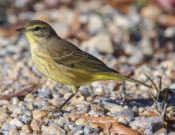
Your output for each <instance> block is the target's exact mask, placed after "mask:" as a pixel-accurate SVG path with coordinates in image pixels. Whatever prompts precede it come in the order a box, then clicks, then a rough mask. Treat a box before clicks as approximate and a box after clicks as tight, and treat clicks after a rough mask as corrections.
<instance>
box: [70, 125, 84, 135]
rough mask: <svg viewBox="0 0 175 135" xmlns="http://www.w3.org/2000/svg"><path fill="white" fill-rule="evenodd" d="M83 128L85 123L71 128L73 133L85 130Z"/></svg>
mask: <svg viewBox="0 0 175 135" xmlns="http://www.w3.org/2000/svg"><path fill="white" fill-rule="evenodd" d="M83 128H84V126H83V125H80V126H76V127H74V128H72V130H71V133H73V134H74V133H76V132H77V131H79V130H80V131H82V130H83Z"/></svg>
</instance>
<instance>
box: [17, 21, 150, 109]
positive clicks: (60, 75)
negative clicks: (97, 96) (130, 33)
mask: <svg viewBox="0 0 175 135" xmlns="http://www.w3.org/2000/svg"><path fill="white" fill-rule="evenodd" d="M16 31H19V32H23V33H25V35H26V37H27V39H28V41H29V43H30V51H31V56H32V59H33V61H34V64H35V66H36V67H37V69H38V70H39V71H40V72H41V73H43V74H44V75H45V76H46V77H48V78H50V79H51V80H54V81H56V82H59V83H61V84H65V85H71V86H72V94H71V96H70V97H69V98H68V99H67V100H65V102H63V103H62V105H61V107H60V108H62V107H63V106H64V105H65V104H67V102H69V101H70V100H71V98H72V97H73V96H74V95H75V94H76V93H77V92H78V89H79V88H80V86H82V85H85V84H87V83H91V82H94V81H104V80H121V81H129V82H133V83H136V84H139V85H143V86H145V87H147V88H151V86H149V85H147V84H145V83H143V82H141V81H138V80H135V79H132V78H129V77H127V76H124V75H121V74H120V73H119V72H117V71H115V70H113V69H112V68H109V67H108V66H106V65H105V64H104V63H103V62H102V61H101V60H99V59H98V58H96V57H94V56H93V55H91V54H89V53H87V52H85V51H83V50H81V49H79V48H78V47H77V46H75V45H74V44H73V43H71V42H69V41H67V40H65V39H63V38H61V37H60V36H59V35H57V33H56V32H55V30H54V29H53V28H52V27H51V25H49V24H48V23H46V22H44V21H42V20H31V21H30V22H28V23H27V24H26V25H25V26H24V27H22V28H19V29H17V30H16Z"/></svg>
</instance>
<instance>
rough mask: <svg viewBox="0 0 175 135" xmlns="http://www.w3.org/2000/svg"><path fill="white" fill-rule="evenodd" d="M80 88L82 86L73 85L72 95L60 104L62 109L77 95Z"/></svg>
mask: <svg viewBox="0 0 175 135" xmlns="http://www.w3.org/2000/svg"><path fill="white" fill-rule="evenodd" d="M79 88H80V86H75V85H73V86H72V92H73V93H72V95H70V97H69V98H68V99H67V100H66V101H65V102H64V103H63V104H62V105H61V106H60V109H61V108H62V107H63V106H64V105H65V104H67V102H69V100H71V99H72V98H73V97H74V96H75V95H76V93H77V92H78V89H79Z"/></svg>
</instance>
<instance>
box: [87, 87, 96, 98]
mask: <svg viewBox="0 0 175 135" xmlns="http://www.w3.org/2000/svg"><path fill="white" fill-rule="evenodd" d="M88 89H89V91H90V95H91V96H92V97H94V96H95V95H94V91H93V86H92V85H91V84H89V85H88Z"/></svg>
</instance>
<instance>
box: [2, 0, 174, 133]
mask: <svg viewBox="0 0 175 135" xmlns="http://www.w3.org/2000/svg"><path fill="white" fill-rule="evenodd" d="M34 19H39V20H43V21H46V22H47V23H49V24H50V25H51V26H52V27H53V28H54V29H55V30H56V32H57V33H58V34H59V36H60V37H62V38H65V39H67V40H69V41H70V42H72V43H74V44H75V45H77V46H78V47H80V48H81V49H82V50H85V51H87V52H89V53H91V54H92V55H94V56H96V57H98V58H99V59H101V60H102V61H103V62H104V63H105V64H107V65H108V66H109V67H111V68H113V69H115V70H117V71H119V72H120V73H121V74H124V75H127V76H129V77H132V78H135V79H137V80H140V81H143V82H145V83H147V84H151V85H152V83H150V81H149V80H148V78H147V77H146V75H148V76H149V77H150V78H151V79H152V81H153V82H154V83H155V84H156V85H157V86H160V89H161V90H162V91H163V92H164V91H165V89H164V88H167V87H168V88H173V89H175V52H174V51H175V27H174V26H175V0H0V93H1V95H11V94H14V93H16V92H18V91H21V90H22V89H23V88H26V87H29V86H31V85H33V84H38V83H40V82H43V80H46V77H44V76H43V75H41V73H40V72H39V71H38V70H37V69H36V67H35V66H34V63H33V61H32V59H31V55H30V45H29V42H28V41H27V39H26V38H25V35H24V34H22V33H19V32H16V29H18V28H21V27H23V26H25V25H26V24H27V23H28V22H29V21H30V20H34ZM145 74H146V75H145ZM160 78H161V79H162V81H161V79H160ZM160 82H161V83H160ZM121 84H122V85H121ZM159 84H161V85H159ZM93 86H94V87H93V90H94V93H95V95H97V97H95V99H93V98H94V97H91V96H89V97H87V98H84V95H86V96H87V94H84V95H83V94H81V93H79V95H78V97H76V98H74V99H75V100H72V102H71V104H70V105H69V106H68V110H69V112H64V113H63V112H60V113H59V114H57V115H56V116H58V117H57V118H58V119H57V120H55V123H56V125H55V127H56V128H57V127H58V125H57V124H58V123H59V122H60V121H61V122H62V123H63V124H62V125H64V124H65V123H67V121H68V122H69V121H70V127H74V128H77V127H78V128H79V126H78V124H74V123H76V120H77V119H78V118H81V116H82V115H84V114H86V116H88V115H90V116H94V114H95V116H103V117H115V118H116V116H118V115H119V116H121V115H122V118H125V116H123V114H122V113H123V112H124V110H127V111H126V113H125V114H127V115H126V116H127V118H126V119H124V120H123V119H122V120H120V122H121V123H122V122H123V123H124V125H127V126H128V127H129V125H130V122H131V121H133V120H134V119H135V117H142V116H143V117H144V118H145V117H152V116H155V113H152V114H151V113H150V112H149V110H150V108H151V109H154V110H156V109H157V108H158V109H157V110H156V111H157V112H160V113H159V114H156V116H159V115H161V118H162V116H164V114H166V118H167V119H168V120H170V119H171V120H172V121H171V122H172V123H170V124H171V125H170V126H171V128H170V129H175V128H174V127H173V126H174V123H175V122H174V118H175V113H174V108H173V106H170V108H169V109H167V110H168V111H167V113H165V110H166V107H167V104H165V102H164V101H166V102H168V100H169V99H170V95H173V94H172V93H171V94H169V95H168V97H167V93H166V94H165V93H163V94H162V97H161V99H160V100H161V101H162V102H161V103H160V102H158V100H159V98H157V97H158V96H160V95H161V90H160V91H158V90H157V91H156V90H152V91H151V92H152V95H151V94H150V93H149V92H148V90H147V89H146V88H145V87H142V86H137V87H136V86H135V84H133V83H128V82H125V85H123V83H121V82H117V81H105V82H100V83H99V82H96V83H93ZM31 89H34V88H31ZM27 90H28V89H27ZM69 90H70V88H68V87H67V86H65V87H64V86H62V85H61V84H57V83H56V82H53V81H51V80H49V79H48V80H47V81H46V83H44V84H43V85H42V88H41V89H39V90H38V91H37V92H35V91H33V93H34V94H31V93H29V94H27V95H26V93H25V92H24V93H23V95H22V97H24V98H18V95H15V96H14V98H12V100H10V101H7V100H4V101H2V100H1V102H0V107H1V109H0V114H4V113H5V115H0V116H2V118H0V127H2V129H3V132H2V133H8V131H9V132H10V131H11V129H10V128H9V127H8V124H9V123H8V122H9V121H11V120H14V119H15V120H16V119H17V122H18V123H19V121H20V122H21V123H22V124H26V126H27V127H28V129H29V131H30V133H33V132H40V133H42V132H43V131H41V130H40V129H41V128H40V127H41V126H42V130H44V129H45V130H46V127H47V126H45V125H44V124H41V122H40V120H41V119H42V118H43V117H46V116H47V114H45V113H43V112H42V111H41V110H39V109H41V108H42V107H50V106H58V104H60V103H61V102H62V101H64V100H65V99H66V97H68V96H69V95H70V91H69ZM80 90H85V91H86V92H88V90H87V87H81V88H80ZM165 95H166V96H165ZM20 96H21V95H20ZM100 96H101V97H100ZM153 97H156V98H157V102H155V101H154V104H153V99H154V98H153ZM163 97H165V98H163ZM105 98H106V99H107V100H108V101H110V103H109V102H107V101H106V100H105ZM0 99H11V97H10V98H9V97H5V98H4V97H3V98H2V97H1V96H0ZM21 99H22V100H21ZM23 99H24V100H23ZM98 99H99V100H98ZM130 99H132V101H130V102H129V101H128V100H130ZM135 99H136V100H137V99H146V100H144V102H143V100H142V101H136V100H135ZM162 99H165V100H162ZM111 100H113V103H112V102H111ZM125 100H126V101H127V102H126V104H125V105H124V104H123V103H121V104H118V103H116V101H117V102H118V101H125ZM92 101H95V102H96V104H92ZM114 101H115V103H114ZM133 101H134V102H133ZM135 101H136V102H135ZM172 101H173V103H174V99H173V100H172ZM18 103H19V104H20V105H18ZM26 103H27V104H26ZM98 103H99V104H98ZM100 103H102V104H103V107H101V104H100ZM129 103H130V104H129ZM156 103H157V104H156ZM9 104H10V105H11V104H13V106H12V107H13V108H17V109H19V111H16V110H15V109H13V108H12V107H11V106H10V105H9ZM72 104H73V106H72ZM4 105H5V107H4ZM88 105H90V106H91V108H90V107H87V106H88ZM108 105H109V106H108ZM134 105H135V106H134ZM151 105H152V106H151ZM171 105H172V104H171ZM19 106H20V107H19ZM155 106H156V107H155ZM10 107H11V108H12V109H11V108H10ZM4 108H5V109H4ZM38 108H39V109H38ZM96 108H97V109H96ZM128 108H129V109H128ZM36 109H38V110H36ZM4 110H5V111H4ZM8 110H10V111H11V112H8ZM21 110H22V111H21ZM70 110H71V111H72V112H76V114H72V112H71V111H70ZM99 110H100V113H99V112H98V111H99ZM128 110H129V111H128ZM3 111H4V112H3ZM35 111H36V112H35ZM12 112H13V113H12ZM34 112H35V113H34ZM118 112H119V113H118ZM121 112H122V113H121ZM130 112H131V113H130ZM18 113H19V114H18ZM66 113H67V114H66ZM69 113H71V115H70V114H69ZM162 113H163V115H162ZM36 114H38V115H40V116H38V115H36ZM135 114H137V115H135ZM41 115H42V116H41ZM63 115H64V116H65V117H64V118H65V119H63V117H61V118H62V119H61V118H60V116H63ZM69 115H70V117H69ZM17 116H19V117H18V118H17ZM20 116H21V117H20ZM32 116H33V117H32ZM34 116H36V117H38V118H36V117H34ZM7 118H8V120H7ZM35 118H36V119H39V122H38V121H37V120H36V119H35ZM47 120H48V121H49V122H50V123H51V124H53V123H54V122H53V121H52V120H50V118H48V119H46V122H45V123H46V125H47V124H48V123H47V122H48V121H47ZM58 120H59V122H58ZM4 121H7V122H4ZM65 121H66V122H65ZM145 121H147V122H150V120H147V119H146V120H145ZM145 121H144V120H143V121H141V122H143V123H144V122H145ZM17 122H16V121H13V122H12V124H11V125H15V124H16V123H17ZM30 122H31V124H30ZM64 122H65V123H64ZM136 122H137V119H136ZM163 122H164V121H163ZM163 122H162V123H163ZM43 123H44V122H43ZM153 123H154V122H153ZM157 123H160V122H159V121H158V122H157ZM162 123H161V126H160V128H163V127H164V124H165V122H164V123H163V124H162ZM22 124H21V125H22ZM29 124H30V125H29ZM71 124H72V125H73V126H72V125H71ZM144 124H145V123H144ZM149 124H150V123H149ZM18 125H19V124H18ZM40 125H41V126H40ZM48 125H49V124H48ZM75 125H76V126H75ZM80 125H81V123H80ZM140 125H143V124H139V125H138V127H139V126H140ZM152 125H153V124H152ZM167 125H168V124H167ZM167 125H165V126H167ZM59 126H60V125H59ZM105 126H106V125H105ZM134 126H135V124H132V125H130V127H132V128H133V127H134ZM22 127H23V125H22V126H21V127H20V128H18V129H15V130H17V132H18V131H19V130H20V129H22ZM53 127H54V126H52V125H51V126H50V127H49V126H48V129H52V128H53ZM67 127H68V126H67ZM84 127H85V126H83V127H81V130H84V129H85V128H84ZM154 127H159V126H157V125H156V126H155V124H154ZM83 128H84V129H83ZM141 128H142V129H141V130H140V129H138V128H135V127H134V128H133V129H134V130H138V131H139V132H140V133H143V132H144V134H146V133H147V134H149V135H150V134H151V133H154V132H155V131H152V129H153V126H151V128H149V130H146V129H143V128H144V127H141ZM160 128H159V129H160ZM12 129H14V128H13V127H12ZM31 129H32V130H31ZM60 129H64V130H65V131H66V130H68V129H66V128H65V127H64V128H63V127H61V128H60ZM87 129H88V133H90V131H89V129H90V128H89V127H87ZM91 129H92V128H91ZM95 129H97V127H95ZM163 129H164V128H163ZM25 130H26V129H25ZM70 130H71V132H72V133H73V131H72V130H74V129H73V128H70ZM157 130H158V129H157ZM157 130H156V131H157ZM68 131H69V130H68ZM75 131H76V130H75ZM97 131H98V132H97ZM97 131H96V130H94V131H93V132H91V133H95V132H97V133H99V132H101V128H100V129H99V128H98V130H97ZM148 131H150V132H148ZM164 131H165V132H164V133H166V132H167V130H166V129H165V130H164ZM19 132H21V131H19ZM104 132H105V131H104ZM56 133H58V132H56ZM101 133H102V132H101ZM105 133H106V132H105ZM105 133H104V134H105ZM11 134H14V133H13V132H12V133H11ZM53 134H54V133H53ZM78 135H79V134H78ZM95 135H96V134H95ZM100 135H103V134H100ZM111 135H112V134H111Z"/></svg>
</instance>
